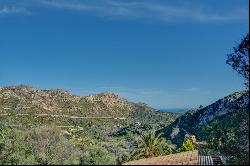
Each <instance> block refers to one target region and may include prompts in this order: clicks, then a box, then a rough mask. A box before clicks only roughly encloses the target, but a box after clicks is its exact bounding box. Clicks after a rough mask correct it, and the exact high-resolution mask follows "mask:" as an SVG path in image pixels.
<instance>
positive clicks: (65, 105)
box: [0, 85, 179, 125]
mask: <svg viewBox="0 0 250 166" xmlns="http://www.w3.org/2000/svg"><path fill="white" fill-rule="evenodd" d="M6 114H10V115H11V116H15V115H20V116H21V115H27V116H29V117H41V116H42V115H43V116H45V115H52V117H64V119H62V118H61V121H62V122H60V124H61V125H65V124H74V125H75V124H79V121H80V120H78V121H77V122H76V120H74V122H73V121H72V120H67V122H65V121H64V120H65V117H69V116H71V117H72V116H73V117H77V116H78V117H97V118H108V117H113V118H116V119H125V120H126V123H135V122H138V121H139V122H140V123H143V122H145V123H155V124H160V123H161V124H170V123H171V122H173V121H174V120H175V119H176V118H177V117H178V116H179V114H175V113H161V112H158V111H156V110H154V109H153V108H151V107H149V106H148V105H146V104H141V103H132V102H129V101H127V100H126V99H123V98H121V97H120V96H118V95H116V94H114V93H100V94H92V95H89V96H76V95H72V94H70V93H69V92H67V91H64V90H61V89H56V90H41V89H37V88H33V87H30V86H25V85H21V86H11V87H2V88H0V115H6ZM2 117H3V116H2ZM7 119H8V118H7ZM13 119H14V117H12V118H9V121H8V122H7V120H6V119H4V121H5V122H3V120H2V123H12V124H13V123H15V122H13V121H14V120H13ZM20 119H21V118H19V119H17V121H19V122H20V123H21V124H23V123H24V122H23V121H24V120H22V121H21V120H20ZM40 119H41V118H40ZM44 119H45V118H44ZM48 119H49V118H47V119H46V121H44V123H49V121H50V122H51V123H52V122H55V121H56V119H54V120H48ZM58 119H59V118H58ZM79 119H80V118H79ZM26 120H27V119H26ZM17 121H16V122H17ZM28 121H30V122H29V123H32V124H35V123H36V122H31V121H32V119H30V120H28ZM64 123H65V124H64ZM82 123H84V122H83V120H82V122H81V124H82ZM105 123H106V122H105ZM120 123H122V122H119V124H120ZM124 123H125V122H124ZM58 124H59V122H58Z"/></svg>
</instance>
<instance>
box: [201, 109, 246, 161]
mask: <svg viewBox="0 0 250 166" xmlns="http://www.w3.org/2000/svg"><path fill="white" fill-rule="evenodd" d="M248 117H249V110H247V109H246V110H241V111H237V112H233V113H231V114H228V115H225V116H223V117H220V118H218V119H216V120H214V121H212V122H211V123H209V124H207V125H206V126H205V127H204V129H203V131H202V134H203V135H204V136H205V138H206V140H207V142H208V145H209V147H208V148H210V149H214V150H215V151H216V152H217V153H218V154H219V155H223V156H226V157H227V162H228V164H239V163H241V164H243V165H248V164H249V147H248V146H249V119H248ZM229 119H230V120H229Z"/></svg>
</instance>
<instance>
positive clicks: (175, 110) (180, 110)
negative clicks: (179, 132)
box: [158, 108, 190, 113]
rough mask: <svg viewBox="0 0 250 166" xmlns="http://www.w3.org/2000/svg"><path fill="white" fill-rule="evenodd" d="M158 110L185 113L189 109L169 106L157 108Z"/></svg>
mask: <svg viewBox="0 0 250 166" xmlns="http://www.w3.org/2000/svg"><path fill="white" fill-rule="evenodd" d="M158 110H159V111H162V112H174V113H185V112H187V111H188V110H190V109H188V108H169V109H158Z"/></svg>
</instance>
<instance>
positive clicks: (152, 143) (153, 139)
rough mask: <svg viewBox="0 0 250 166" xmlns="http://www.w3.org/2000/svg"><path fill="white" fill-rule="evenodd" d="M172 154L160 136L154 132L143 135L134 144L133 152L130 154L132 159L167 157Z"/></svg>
mask: <svg viewBox="0 0 250 166" xmlns="http://www.w3.org/2000/svg"><path fill="white" fill-rule="evenodd" d="M171 152H172V149H171V148H170V146H169V145H168V144H167V143H166V140H165V139H164V138H163V137H162V134H159V135H156V134H155V132H154V131H151V132H148V133H146V134H143V135H142V136H141V137H140V140H139V142H138V143H137V144H136V148H135V151H134V152H133V154H132V157H133V158H134V159H140V158H148V157H156V156H159V155H167V154H169V153H171Z"/></svg>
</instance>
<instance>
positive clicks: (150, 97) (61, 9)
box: [0, 0, 249, 109]
mask: <svg viewBox="0 0 250 166" xmlns="http://www.w3.org/2000/svg"><path fill="white" fill-rule="evenodd" d="M248 12H249V9H248V0H226V1H222V0H221V1H218V0H189V1H187V0H175V1H173V0H143V1H142V0H91V1H90V0H0V86H10V85H19V84H27V85H30V86H34V87H38V88H43V89H44V88H45V89H52V88H63V89H66V90H69V91H70V92H72V93H74V94H78V95H88V94H90V93H98V92H105V91H111V92H115V93H118V94H120V95H121V96H122V97H124V98H127V99H128V100H130V101H134V102H138V101H143V102H145V103H148V104H149V105H151V106H153V107H154V108H164V109H167V108H190V107H198V106H199V105H203V106H206V105H208V104H211V103H212V102H214V101H216V100H217V99H219V98H221V97H224V96H225V95H228V94H230V93H232V92H235V91H239V90H241V89H243V88H244V85H243V80H242V79H241V78H240V77H239V76H238V75H237V74H236V72H234V71H233V70H232V69H231V68H230V67H229V66H228V65H226V62H225V61H226V55H227V53H230V52H232V47H233V46H235V45H237V42H239V41H240V39H241V38H242V37H243V36H244V35H245V34H246V33H247V32H248V24H249V22H248V19H249V18H248Z"/></svg>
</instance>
